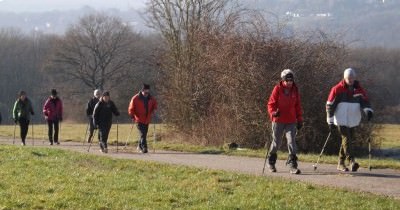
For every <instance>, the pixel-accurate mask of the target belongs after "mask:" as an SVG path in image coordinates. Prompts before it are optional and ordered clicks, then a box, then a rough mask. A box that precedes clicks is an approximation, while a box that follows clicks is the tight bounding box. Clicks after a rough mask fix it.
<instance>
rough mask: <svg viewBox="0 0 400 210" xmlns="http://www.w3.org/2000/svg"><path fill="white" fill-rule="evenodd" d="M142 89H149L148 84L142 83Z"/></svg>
mask: <svg viewBox="0 0 400 210" xmlns="http://www.w3.org/2000/svg"><path fill="white" fill-rule="evenodd" d="M142 90H150V85H148V84H144V83H143V87H142Z"/></svg>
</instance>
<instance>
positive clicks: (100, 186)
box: [0, 146, 400, 209]
mask: <svg viewBox="0 0 400 210" xmlns="http://www.w3.org/2000/svg"><path fill="white" fill-rule="evenodd" d="M0 177H1V179H0V209H399V208H400V201H399V200H394V199H391V198H387V197H382V196H376V195H372V194H369V193H359V192H350V191H345V190H338V189H332V188H328V187H320V186H315V185H310V184H306V183H301V182H294V181H286V180H283V179H279V178H271V177H256V176H251V175H239V174H234V173H228V172H222V171H215V170H201V169H194V168H189V167H183V166H171V165H165V164H157V163H151V162H144V161H132V160H120V159H111V158H108V157H100V156H94V155H89V154H81V153H77V152H69V151H63V150H58V149H54V148H52V149H46V148H32V147H14V146H1V147H0Z"/></svg>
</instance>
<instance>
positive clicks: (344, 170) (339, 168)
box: [336, 164, 349, 172]
mask: <svg viewBox="0 0 400 210" xmlns="http://www.w3.org/2000/svg"><path fill="white" fill-rule="evenodd" d="M336 169H337V170H338V171H341V172H348V171H349V169H348V168H347V167H346V166H345V165H344V164H339V165H338V166H337V168H336Z"/></svg>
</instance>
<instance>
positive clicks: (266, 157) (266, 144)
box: [261, 140, 272, 175]
mask: <svg viewBox="0 0 400 210" xmlns="http://www.w3.org/2000/svg"><path fill="white" fill-rule="evenodd" d="M271 143H272V141H271ZM265 146H267V152H266V155H265V161H264V166H263V170H262V174H261V175H264V172H265V165H266V164H267V159H268V155H269V148H270V147H271V145H270V144H268V140H267V141H266V142H265Z"/></svg>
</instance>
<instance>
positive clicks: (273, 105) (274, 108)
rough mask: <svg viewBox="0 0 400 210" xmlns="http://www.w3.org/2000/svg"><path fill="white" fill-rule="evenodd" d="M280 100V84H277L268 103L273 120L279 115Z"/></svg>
mask: <svg viewBox="0 0 400 210" xmlns="http://www.w3.org/2000/svg"><path fill="white" fill-rule="evenodd" d="M278 100H279V86H275V87H274V89H273V90H272V93H271V95H270V97H269V100H268V103H267V110H268V113H269V116H270V119H271V120H272V119H273V118H274V117H278V116H279V108H278Z"/></svg>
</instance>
